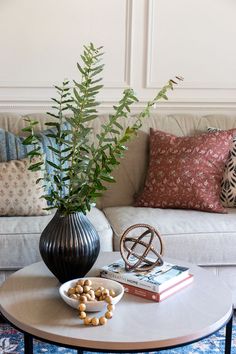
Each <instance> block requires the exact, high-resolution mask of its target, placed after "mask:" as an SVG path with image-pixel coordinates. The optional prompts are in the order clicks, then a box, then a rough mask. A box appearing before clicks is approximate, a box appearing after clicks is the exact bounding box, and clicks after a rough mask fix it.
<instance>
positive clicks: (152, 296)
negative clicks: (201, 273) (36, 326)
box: [121, 274, 193, 302]
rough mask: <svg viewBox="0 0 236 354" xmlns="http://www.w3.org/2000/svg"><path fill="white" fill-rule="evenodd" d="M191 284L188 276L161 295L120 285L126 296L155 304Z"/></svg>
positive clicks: (191, 280)
mask: <svg viewBox="0 0 236 354" xmlns="http://www.w3.org/2000/svg"><path fill="white" fill-rule="evenodd" d="M192 282H193V275H192V274H190V275H189V276H188V277H187V278H186V279H185V280H182V281H180V282H179V283H177V284H176V285H174V286H171V287H170V288H169V289H166V290H164V291H163V292H161V293H155V292H153V291H149V290H145V289H140V288H137V287H135V286H132V285H129V284H122V283H121V284H122V285H123V286H124V290H125V292H126V293H128V294H131V295H136V296H139V297H142V298H145V299H148V300H152V301H156V302H161V301H163V300H165V299H167V298H168V297H169V296H171V295H173V294H175V293H176V292H178V291H179V290H181V289H183V288H185V287H186V286H187V285H189V284H191V283H192Z"/></svg>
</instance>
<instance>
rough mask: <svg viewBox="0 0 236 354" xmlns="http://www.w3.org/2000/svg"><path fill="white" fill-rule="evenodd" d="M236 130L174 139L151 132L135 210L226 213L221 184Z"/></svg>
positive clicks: (173, 136) (162, 133)
mask: <svg viewBox="0 0 236 354" xmlns="http://www.w3.org/2000/svg"><path fill="white" fill-rule="evenodd" d="M235 133H236V130H235V129H232V130H228V131H220V132H212V133H204V134H201V135H197V136H189V137H177V136H175V135H172V134H168V133H165V132H162V131H158V130H157V131H154V130H153V129H151V130H150V162H149V168H148V173H147V177H146V181H145V186H144V190H143V192H142V193H141V194H140V195H139V196H138V197H137V199H136V200H135V206H144V207H153V208H178V209H195V210H203V211H211V212H217V213H225V212H226V209H225V208H224V207H223V206H222V204H221V201H220V191H221V186H220V184H221V180H222V176H223V172H224V167H225V163H226V161H227V158H228V155H229V150H230V147H231V144H232V140H233V137H234V135H235Z"/></svg>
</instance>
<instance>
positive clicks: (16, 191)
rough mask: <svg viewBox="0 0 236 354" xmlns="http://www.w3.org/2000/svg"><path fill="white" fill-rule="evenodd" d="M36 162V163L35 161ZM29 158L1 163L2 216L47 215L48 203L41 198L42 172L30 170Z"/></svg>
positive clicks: (0, 209)
mask: <svg viewBox="0 0 236 354" xmlns="http://www.w3.org/2000/svg"><path fill="white" fill-rule="evenodd" d="M35 162H36V161H35ZM29 165H30V160H29V158H25V159H22V160H11V161H8V162H1V163H0V215H8V216H13V215H47V214H49V212H48V211H47V210H43V209H44V208H47V202H46V201H45V199H44V198H40V197H41V196H42V195H43V194H44V191H43V188H42V184H40V182H39V183H38V184H36V181H37V179H38V178H42V172H41V171H37V172H31V171H29V170H28V167H29Z"/></svg>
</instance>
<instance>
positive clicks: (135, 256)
mask: <svg viewBox="0 0 236 354" xmlns="http://www.w3.org/2000/svg"><path fill="white" fill-rule="evenodd" d="M140 228H144V229H145V231H144V232H143V233H142V234H141V235H138V236H133V233H132V236H131V235H130V232H131V231H133V230H135V229H140ZM154 239H158V241H159V246H160V249H159V250H156V249H155V248H154V246H153V241H154ZM120 252H121V256H122V258H123V260H124V262H125V269H126V270H127V271H132V270H133V271H134V270H135V271H140V272H141V271H142V272H144V271H149V270H151V269H153V268H154V267H156V266H161V265H163V263H164V262H163V259H162V255H163V242H162V238H161V236H160V234H159V233H158V232H157V230H155V229H154V228H153V227H152V226H150V225H147V224H135V225H132V226H130V227H129V228H128V229H127V230H126V231H125V232H124V233H123V235H122V237H121V240H120Z"/></svg>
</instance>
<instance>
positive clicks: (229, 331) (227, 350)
mask: <svg viewBox="0 0 236 354" xmlns="http://www.w3.org/2000/svg"><path fill="white" fill-rule="evenodd" d="M232 325H233V316H231V319H230V320H229V322H228V323H227V325H226V332H225V354H230V353H231V341H232Z"/></svg>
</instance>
